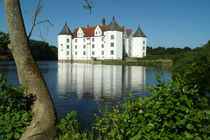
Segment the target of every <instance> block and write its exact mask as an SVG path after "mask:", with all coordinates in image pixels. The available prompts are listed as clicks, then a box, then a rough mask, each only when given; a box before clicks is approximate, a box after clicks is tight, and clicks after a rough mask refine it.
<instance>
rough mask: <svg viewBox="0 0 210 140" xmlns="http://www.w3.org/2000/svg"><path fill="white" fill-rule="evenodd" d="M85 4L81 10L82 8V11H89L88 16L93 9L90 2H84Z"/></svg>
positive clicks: (88, 0)
mask: <svg viewBox="0 0 210 140" xmlns="http://www.w3.org/2000/svg"><path fill="white" fill-rule="evenodd" d="M85 2H86V4H85V5H83V8H84V9H89V10H90V14H91V10H92V8H93V6H92V2H91V1H90V0H85Z"/></svg>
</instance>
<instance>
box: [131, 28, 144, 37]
mask: <svg viewBox="0 0 210 140" xmlns="http://www.w3.org/2000/svg"><path fill="white" fill-rule="evenodd" d="M133 37H146V36H145V34H144V33H143V31H142V30H141V28H140V26H139V27H138V29H137V30H136V32H135V34H134V35H133Z"/></svg>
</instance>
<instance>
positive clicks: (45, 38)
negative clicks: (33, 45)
mask: <svg viewBox="0 0 210 140" xmlns="http://www.w3.org/2000/svg"><path fill="white" fill-rule="evenodd" d="M48 30H49V28H48V24H47V28H46V35H45V37H44V36H43V34H42V31H41V28H40V27H39V35H40V37H41V39H42V40H43V41H44V42H46V40H47V36H48Z"/></svg>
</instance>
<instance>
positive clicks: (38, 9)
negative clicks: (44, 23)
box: [28, 0, 42, 38]
mask: <svg viewBox="0 0 210 140" xmlns="http://www.w3.org/2000/svg"><path fill="white" fill-rule="evenodd" d="M40 3H41V0H39V2H38V4H37V7H36V11H35V15H34V20H33V24H32V27H31V31H30V33H29V35H28V38H30V37H31V34H32V32H33V29H34V26H35V24H36V18H37V15H38V14H39V13H40V12H41V9H42V8H41V7H42V6H41V5H40Z"/></svg>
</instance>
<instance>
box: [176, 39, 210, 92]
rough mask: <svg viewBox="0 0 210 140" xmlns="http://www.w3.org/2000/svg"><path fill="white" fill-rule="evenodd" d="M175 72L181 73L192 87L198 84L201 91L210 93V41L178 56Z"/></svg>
mask: <svg viewBox="0 0 210 140" xmlns="http://www.w3.org/2000/svg"><path fill="white" fill-rule="evenodd" d="M173 72H174V73H179V74H181V75H182V76H183V78H184V79H185V80H186V81H187V83H186V84H187V85H189V86H190V87H193V86H194V85H198V89H199V93H201V94H203V95H205V93H206V92H208V93H210V80H209V77H210V41H209V42H208V43H207V44H206V45H204V46H203V47H201V48H197V49H196V50H194V51H193V52H187V53H185V54H182V55H180V56H177V57H176V58H175V59H174V66H173Z"/></svg>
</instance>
